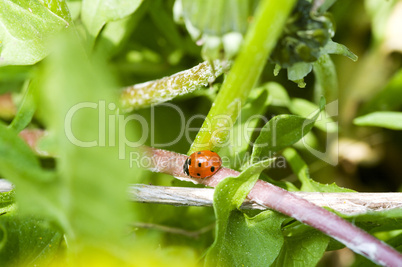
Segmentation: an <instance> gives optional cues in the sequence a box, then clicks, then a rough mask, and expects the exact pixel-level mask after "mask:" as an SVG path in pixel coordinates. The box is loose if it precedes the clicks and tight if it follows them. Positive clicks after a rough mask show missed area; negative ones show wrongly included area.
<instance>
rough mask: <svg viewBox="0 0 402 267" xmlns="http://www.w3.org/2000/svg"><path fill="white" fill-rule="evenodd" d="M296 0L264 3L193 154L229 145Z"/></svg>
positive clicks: (207, 119)
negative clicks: (236, 125) (235, 123)
mask: <svg viewBox="0 0 402 267" xmlns="http://www.w3.org/2000/svg"><path fill="white" fill-rule="evenodd" d="M294 3H295V0H285V1H261V2H260V5H259V7H258V9H257V11H256V14H255V17H254V23H253V24H252V25H250V29H249V31H248V32H247V34H246V36H245V40H244V44H243V46H242V48H241V49H240V52H239V54H238V56H237V59H236V60H235V62H234V65H233V67H232V69H231V70H230V72H229V75H228V76H227V78H226V80H225V81H224V83H223V85H222V88H221V90H220V92H219V94H218V96H217V97H216V100H215V102H214V103H213V105H212V108H211V110H210V112H209V114H208V116H207V118H206V120H205V121H204V123H203V125H202V128H201V129H200V131H199V132H198V135H197V137H196V139H195V141H194V143H193V144H192V146H191V148H190V151H189V154H191V153H193V152H195V151H199V150H206V149H208V150H214V151H218V150H219V149H220V148H221V147H222V146H224V145H225V140H227V138H228V136H229V133H230V131H228V129H229V130H230V128H231V127H232V126H233V124H234V122H235V121H236V119H237V117H238V115H239V113H240V110H241V106H242V105H243V104H244V102H245V100H246V99H247V96H248V94H249V92H250V90H251V89H252V88H253V87H254V86H255V84H256V83H257V80H258V78H259V76H260V74H261V72H262V70H263V68H264V66H265V63H266V62H267V59H268V56H269V54H270V53H271V51H272V49H273V48H274V46H275V44H276V41H277V39H278V38H279V36H280V34H281V32H282V29H283V26H284V25H285V22H286V18H287V17H288V15H289V14H290V12H291V11H292V8H293V6H294Z"/></svg>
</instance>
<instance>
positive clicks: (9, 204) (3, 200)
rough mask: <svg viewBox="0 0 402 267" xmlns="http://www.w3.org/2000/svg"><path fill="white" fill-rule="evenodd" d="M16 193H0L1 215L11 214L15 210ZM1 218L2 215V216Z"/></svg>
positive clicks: (12, 191)
mask: <svg viewBox="0 0 402 267" xmlns="http://www.w3.org/2000/svg"><path fill="white" fill-rule="evenodd" d="M14 203H15V191H14V190H11V191H9V192H1V193H0V214H3V213H7V212H10V211H12V210H14V209H15V205H14ZM0 216H1V215H0Z"/></svg>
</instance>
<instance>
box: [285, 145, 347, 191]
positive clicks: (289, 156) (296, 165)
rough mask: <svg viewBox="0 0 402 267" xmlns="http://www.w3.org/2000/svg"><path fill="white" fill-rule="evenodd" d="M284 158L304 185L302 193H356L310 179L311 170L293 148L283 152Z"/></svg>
mask: <svg viewBox="0 0 402 267" xmlns="http://www.w3.org/2000/svg"><path fill="white" fill-rule="evenodd" d="M282 154H283V156H284V157H285V158H286V160H287V162H288V163H289V164H290V167H291V168H292V171H293V173H294V174H296V175H297V177H298V178H299V180H300V182H301V183H302V186H301V191H305V192H328V193H330V192H355V191H353V190H351V189H347V188H343V187H339V186H337V185H336V184H335V183H333V184H330V185H328V184H320V183H318V182H316V181H314V180H312V179H311V178H310V174H309V170H308V166H307V164H306V163H305V162H304V161H303V159H302V158H301V157H300V156H299V154H298V153H297V151H296V150H295V149H293V148H290V147H289V148H286V149H285V150H284V151H283V153H282Z"/></svg>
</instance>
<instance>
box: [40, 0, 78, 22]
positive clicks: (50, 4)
mask: <svg viewBox="0 0 402 267" xmlns="http://www.w3.org/2000/svg"><path fill="white" fill-rule="evenodd" d="M40 2H42V3H43V4H44V5H45V7H47V8H48V9H49V10H50V11H52V12H53V13H54V14H55V15H57V16H58V17H60V18H62V19H64V20H65V21H67V23H68V24H70V23H72V19H71V16H70V11H69V10H68V6H67V2H66V0H57V1H55V0H40Z"/></svg>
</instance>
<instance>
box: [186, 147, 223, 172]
mask: <svg viewBox="0 0 402 267" xmlns="http://www.w3.org/2000/svg"><path fill="white" fill-rule="evenodd" d="M221 166H222V159H221V157H219V155H218V154H216V153H215V152H212V151H209V150H203V151H198V152H194V153H193V154H191V155H190V156H189V157H188V158H187V159H186V162H185V163H184V166H183V171H184V173H185V174H187V175H189V176H191V177H193V178H206V177H209V176H211V175H213V174H214V173H216V172H217V171H218V170H219V168H220V167H221Z"/></svg>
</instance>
